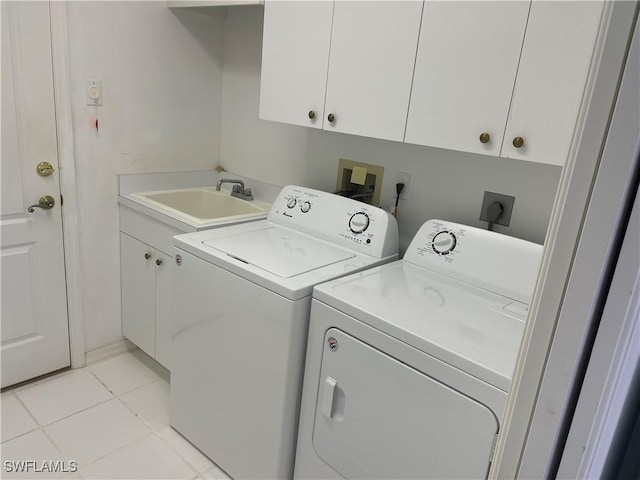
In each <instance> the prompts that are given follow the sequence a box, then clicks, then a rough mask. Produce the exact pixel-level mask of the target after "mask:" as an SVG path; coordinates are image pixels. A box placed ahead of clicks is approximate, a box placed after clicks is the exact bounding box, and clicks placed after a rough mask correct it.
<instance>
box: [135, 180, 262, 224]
mask: <svg viewBox="0 0 640 480" xmlns="http://www.w3.org/2000/svg"><path fill="white" fill-rule="evenodd" d="M129 196H130V197H131V198H132V199H133V200H136V201H138V202H139V203H141V204H143V205H146V206H148V207H151V208H154V209H156V210H159V211H161V212H163V213H167V214H169V215H171V216H174V217H176V218H178V219H180V218H184V217H186V218H187V219H188V220H190V221H191V222H193V223H196V224H198V225H203V224H208V223H219V222H221V223H227V222H236V221H246V220H250V219H254V218H263V217H266V216H267V214H268V213H269V208H270V207H271V205H269V204H268V203H265V202H260V201H257V200H251V201H247V200H242V199H239V198H235V197H232V196H230V194H229V191H228V190H225V191H216V190H215V189H207V188H188V189H181V190H162V191H155V192H139V193H132V194H130V195H129Z"/></svg>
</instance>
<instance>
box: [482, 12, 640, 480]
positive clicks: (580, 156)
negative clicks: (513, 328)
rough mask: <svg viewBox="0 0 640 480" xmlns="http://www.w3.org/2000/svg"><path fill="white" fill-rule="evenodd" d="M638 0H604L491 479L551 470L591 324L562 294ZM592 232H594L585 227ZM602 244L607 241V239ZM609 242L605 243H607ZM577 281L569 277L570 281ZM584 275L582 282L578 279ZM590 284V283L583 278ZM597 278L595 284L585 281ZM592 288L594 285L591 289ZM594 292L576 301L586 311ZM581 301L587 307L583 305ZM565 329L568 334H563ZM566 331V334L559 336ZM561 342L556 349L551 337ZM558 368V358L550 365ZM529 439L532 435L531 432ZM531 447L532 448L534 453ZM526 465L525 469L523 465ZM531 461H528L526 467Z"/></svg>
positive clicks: (612, 222) (602, 257) (611, 223)
mask: <svg viewBox="0 0 640 480" xmlns="http://www.w3.org/2000/svg"><path fill="white" fill-rule="evenodd" d="M637 9H638V3H637V2H626V1H616V2H607V3H606V5H605V9H604V11H603V17H602V21H601V27H600V32H599V35H598V41H597V44H596V50H595V53H594V58H593V60H592V65H591V68H590V74H589V79H588V82H587V85H586V89H585V95H584V98H583V105H582V107H581V114H580V117H579V119H578V123H577V126H576V131H575V134H574V138H573V141H572V146H571V151H570V154H569V157H568V159H567V164H566V166H565V167H564V169H563V172H562V176H561V179H560V186H559V188H558V192H557V194H556V200H555V203H554V208H553V212H552V216H551V222H550V224H549V229H548V231H547V236H546V239H545V249H544V253H543V259H542V265H541V269H540V273H539V276H538V282H537V285H536V289H535V292H534V296H533V299H532V303H531V313H530V315H529V319H528V322H527V325H526V328H525V332H524V338H523V341H522V349H521V352H520V355H519V357H518V362H517V364H516V368H515V372H514V377H513V381H512V385H511V392H510V395H509V398H508V400H507V407H506V412H505V416H504V419H503V423H502V428H501V432H500V435H499V438H498V441H497V445H496V455H495V457H494V462H493V464H492V468H491V471H490V475H489V476H490V478H518V477H519V476H522V478H543V477H545V474H546V473H549V472H548V471H547V468H548V467H551V468H553V465H552V463H553V455H554V451H555V441H556V436H557V435H559V434H561V429H562V421H563V414H564V407H565V403H564V402H565V401H569V402H570V400H571V399H570V395H571V387H572V380H573V375H575V374H576V373H577V372H578V371H579V369H580V366H581V359H580V356H581V354H582V352H583V349H584V348H585V347H586V344H585V340H586V339H587V333H588V331H589V329H590V326H591V323H590V321H591V318H590V316H589V315H583V316H579V315H576V313H577V310H576V309H575V308H574V310H573V315H569V314H567V311H566V310H564V309H565V307H572V306H573V307H575V302H574V305H570V304H569V305H567V304H566V303H565V302H566V301H567V299H568V294H569V293H571V292H570V291H569V288H570V287H571V284H570V280H571V273H572V271H573V269H574V268H575V267H576V254H577V252H578V247H579V243H580V240H581V235H582V234H584V233H587V232H586V231H585V220H586V216H587V212H588V209H589V203H590V201H591V199H592V198H593V195H594V184H595V180H596V176H597V175H598V171H599V169H600V168H601V167H604V168H611V167H610V166H607V165H605V164H601V157H602V153H603V149H604V144H605V141H606V139H607V134H608V132H609V128H610V123H611V118H612V114H613V108H614V105H615V100H616V97H617V95H618V89H619V86H620V81H621V77H622V71H623V68H624V65H625V61H626V55H627V49H628V47H629V44H630V40H631V33H632V32H633V25H634V23H635V16H636V13H637ZM616 187H617V188H618V190H615V189H614V190H611V192H612V196H615V200H616V201H615V202H611V205H610V207H611V208H610V210H611V211H610V212H609V213H610V215H609V217H605V218H603V220H604V221H605V223H606V226H605V227H603V228H602V229H601V230H600V231H598V232H597V233H598V235H599V236H600V237H599V238H598V239H599V240H600V239H601V237H602V236H603V235H604V236H606V235H610V234H611V231H612V230H615V229H616V228H617V217H618V216H619V212H618V210H617V209H618V207H619V203H617V202H618V200H619V199H618V197H619V196H623V190H624V188H623V187H624V185H623V184H618V185H616ZM591 234H593V231H592V232H591ZM605 245H606V243H605ZM609 247H611V244H609ZM609 255H610V251H609V249H606V250H605V251H600V252H597V253H596V254H592V256H591V261H592V267H593V266H594V265H596V264H602V263H603V262H605V261H606V259H607V258H608V256H609ZM602 273H604V272H601V273H600V274H599V275H592V276H588V278H583V279H582V280H583V287H584V290H583V293H584V294H586V295H589V294H591V293H594V292H595V291H596V290H595V289H594V287H596V286H597V284H598V283H599V281H600V280H601V275H602ZM574 280H575V279H574ZM584 280H586V282H585V281H584ZM587 283H588V284H587ZM592 283H596V285H591V284H592ZM590 288H591V289H594V291H592V290H590ZM597 301H598V299H597V298H594V299H593V300H592V301H587V302H583V303H582V307H585V306H586V307H589V308H587V310H588V312H587V313H592V308H591V307H592V306H593V307H595V306H596V305H595V304H596V302H597ZM585 304H586V305H585ZM567 330H569V331H570V332H571V334H572V335H566V331H567ZM563 332H564V334H563ZM558 339H560V340H561V341H564V342H565V343H563V344H562V346H561V347H559V346H558V345H557V344H555V345H554V343H553V342H554V340H556V341H557V340H558ZM552 347H555V349H556V350H558V349H561V350H562V357H563V362H564V363H561V368H562V369H560V368H556V370H555V371H553V369H549V370H547V369H548V367H549V365H550V363H549V362H550V361H551V360H553V358H552V357H551V355H552V353H553V351H552ZM554 364H555V365H556V367H557V366H558V364H557V363H554ZM558 379H560V380H561V381H560V384H561V385H559V386H558V385H556V388H555V390H554V391H553V392H552V396H553V398H550V397H549V396H545V391H548V389H546V388H544V387H545V382H547V383H548V382H549V381H553V380H556V381H557V380H558ZM536 409H539V410H538V411H542V410H544V409H546V412H547V414H548V418H546V423H544V422H540V421H539V420H537V419H536V418H535V413H536ZM536 429H537V430H538V432H537V434H536V435H534V437H536V438H533V441H532V433H536V432H535V430H536ZM532 448H535V450H536V455H537V456H535V459H536V460H537V463H536V462H534V461H532V460H534V455H532V454H533V451H532ZM523 465H524V467H525V468H524V469H523V468H522V467H523ZM532 465H534V467H532Z"/></svg>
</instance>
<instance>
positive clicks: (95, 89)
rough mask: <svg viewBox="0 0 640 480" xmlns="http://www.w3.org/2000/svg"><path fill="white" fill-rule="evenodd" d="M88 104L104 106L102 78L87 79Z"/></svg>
mask: <svg viewBox="0 0 640 480" xmlns="http://www.w3.org/2000/svg"><path fill="white" fill-rule="evenodd" d="M86 85H87V88H86V92H87V105H91V106H94V107H99V106H102V80H87V81H86Z"/></svg>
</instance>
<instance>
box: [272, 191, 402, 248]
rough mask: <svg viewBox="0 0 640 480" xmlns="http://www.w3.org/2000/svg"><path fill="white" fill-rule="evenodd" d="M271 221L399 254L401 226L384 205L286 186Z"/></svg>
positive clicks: (355, 245) (345, 243) (350, 244)
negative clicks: (376, 205)
mask: <svg viewBox="0 0 640 480" xmlns="http://www.w3.org/2000/svg"><path fill="white" fill-rule="evenodd" d="M268 220H269V221H272V222H274V223H278V224H280V225H284V226H288V227H291V228H294V229H296V230H300V231H303V232H305V233H309V234H311V235H313V236H315V237H317V238H321V239H324V240H328V241H331V242H333V243H337V244H339V245H343V246H346V247H349V248H353V249H355V250H358V251H361V252H363V253H367V254H370V255H375V256H388V255H397V254H398V248H399V247H398V225H397V223H396V220H395V218H393V217H392V216H391V215H389V214H388V213H387V212H385V211H384V210H381V209H380V208H377V207H373V206H371V205H368V204H365V203H362V202H358V201H356V200H351V199H349V198H345V197H341V196H339V195H335V194H333V193H329V192H322V191H319V190H314V189H310V188H305V187H297V186H291V185H290V186H288V187H285V188H283V189H282V191H281V192H280V195H278V198H277V199H276V201H275V202H274V203H273V206H272V207H271V211H270V212H269V217H268Z"/></svg>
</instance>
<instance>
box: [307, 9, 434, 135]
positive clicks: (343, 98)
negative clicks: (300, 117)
mask: <svg viewBox="0 0 640 480" xmlns="http://www.w3.org/2000/svg"><path fill="white" fill-rule="evenodd" d="M302 3H304V2H302ZM422 5H423V2H422V0H402V1H353V0H336V1H335V6H334V14H333V29H332V33H331V51H330V55H329V73H328V79H327V95H326V102H325V119H324V128H325V130H332V131H336V132H342V133H351V134H355V135H364V136H368V137H375V138H383V139H387V140H396V141H402V140H403V137H404V129H405V125H406V120H407V111H408V108H409V95H410V94H411V80H412V76H413V67H414V63H415V55H416V49H417V46H418V35H419V31H420V17H421V13H422ZM330 116H331V117H330Z"/></svg>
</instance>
